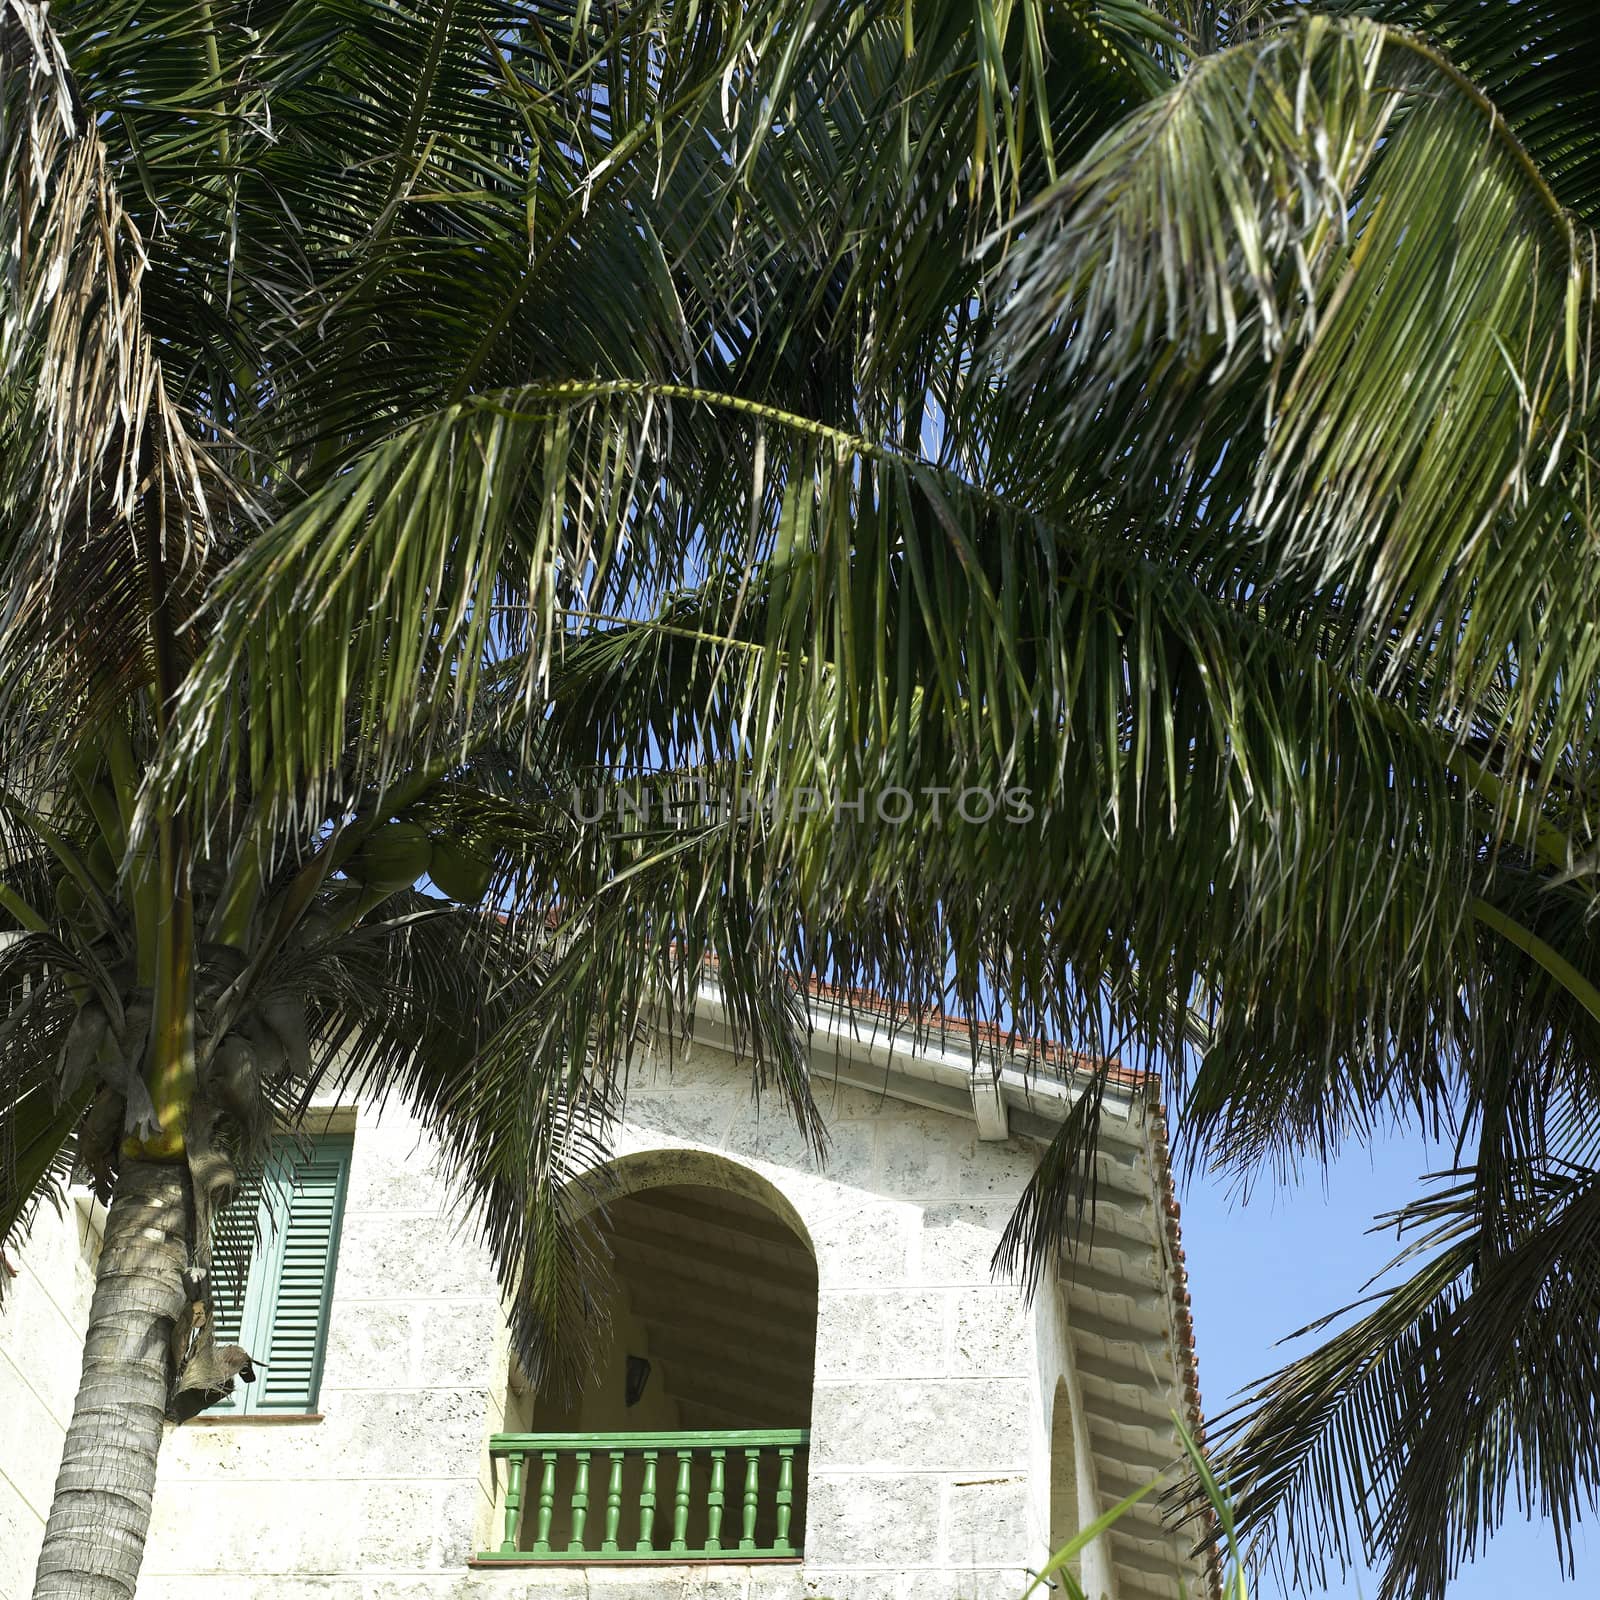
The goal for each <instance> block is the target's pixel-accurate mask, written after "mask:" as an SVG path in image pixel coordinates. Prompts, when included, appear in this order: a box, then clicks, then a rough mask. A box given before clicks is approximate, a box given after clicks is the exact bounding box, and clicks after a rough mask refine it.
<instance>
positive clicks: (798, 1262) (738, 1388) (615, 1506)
mask: <svg viewBox="0 0 1600 1600" xmlns="http://www.w3.org/2000/svg"><path fill="white" fill-rule="evenodd" d="M609 1175H610V1176H611V1177H612V1178H613V1179H614V1180H615V1181H614V1184H613V1186H612V1187H611V1188H610V1189H609V1191H608V1193H607V1197H606V1199H605V1203H604V1205H603V1207H602V1208H601V1209H599V1210H597V1211H596V1212H595V1213H594V1218H595V1231H596V1236H597V1240H598V1242H599V1243H600V1244H601V1245H602V1247H603V1249H604V1252H605V1253H606V1254H608V1255H609V1257H610V1260H611V1267H612V1281H611V1285H610V1288H609V1305H608V1306H607V1308H606V1309H607V1311H608V1313H609V1317H608V1322H609V1328H608V1331H607V1333H606V1335H605V1336H604V1337H603V1338H602V1339H601V1341H600V1343H599V1346H598V1348H597V1350H596V1352H595V1359H594V1362H593V1365H592V1368H591V1372H590V1376H589V1379H588V1381H587V1382H586V1383H585V1384H584V1386H583V1389H582V1391H581V1393H579V1394H578V1395H576V1396H575V1397H571V1398H569V1399H567V1400H563V1398H562V1397H560V1396H558V1395H543V1394H534V1393H532V1392H531V1391H530V1388H529V1386H528V1385H527V1384H526V1383H525V1382H523V1381H522V1379H521V1375H520V1374H519V1373H518V1371H517V1370H516V1368H515V1366H514V1365H513V1369H512V1372H511V1375H510V1387H509V1393H508V1394H507V1397H506V1421H505V1427H506V1429H507V1432H508V1434H511V1435H521V1436H524V1437H525V1438H526V1440H527V1441H528V1449H527V1455H526V1460H525V1463H524V1472H523V1479H524V1487H523V1489H522V1495H521V1500H522V1506H521V1513H520V1523H518V1524H517V1531H516V1536H515V1540H514V1542H515V1546H516V1548H517V1550H518V1552H519V1553H520V1554H524V1555H531V1556H533V1557H535V1558H541V1557H544V1558H548V1559H558V1558H565V1559H568V1560H587V1559H595V1558H605V1557H607V1556H611V1557H614V1558H617V1559H622V1558H625V1557H629V1556H633V1557H635V1558H637V1557H640V1556H643V1557H645V1558H646V1559H651V1558H653V1559H657V1560H665V1559H671V1558H672V1557H673V1556H674V1555H676V1556H677V1557H678V1558H679V1559H707V1558H711V1559H716V1558H718V1557H720V1558H721V1559H726V1560H737V1559H739V1557H740V1555H742V1554H743V1555H756V1554H763V1555H765V1554H773V1553H776V1554H789V1553H792V1554H798V1553H799V1551H800V1549H801V1548H802V1541H803V1538H804V1530H805V1499H806V1496H805V1478H806V1472H805V1466H806V1457H807V1450H806V1432H805V1430H808V1429H809V1427H810V1422H811V1392H812V1376H813V1369H814V1365H815V1354H816V1327H817V1264H816V1258H815V1256H814V1255H813V1253H812V1250H811V1246H810V1243H809V1241H808V1240H807V1239H806V1238H805V1237H804V1236H803V1234H802V1233H801V1232H800V1231H799V1220H798V1218H797V1217H795V1215H794V1212H793V1210H792V1208H791V1207H790V1206H789V1205H788V1202H787V1201H785V1200H784V1199H783V1198H782V1196H781V1195H779V1194H778V1193H777V1191H776V1190H773V1189H772V1188H771V1186H770V1185H768V1184H767V1183H766V1182H765V1180H763V1179H761V1178H760V1177H759V1176H758V1175H757V1174H755V1173H751V1172H749V1171H748V1170H747V1169H743V1168H739V1167H737V1166H735V1165H734V1164H733V1163H731V1162H726V1161H723V1160H722V1159H721V1158H718V1157H712V1156H703V1155H699V1154H697V1153H694V1152H681V1151H680V1152H670V1153H666V1152H658V1153H655V1154H653V1155H652V1156H648V1157H636V1158H633V1159H632V1160H627V1161H623V1162H620V1163H618V1164H617V1165H616V1167H615V1168H613V1169H612V1171H611V1173H610V1174H609ZM535 1441H538V1443H535Z"/></svg>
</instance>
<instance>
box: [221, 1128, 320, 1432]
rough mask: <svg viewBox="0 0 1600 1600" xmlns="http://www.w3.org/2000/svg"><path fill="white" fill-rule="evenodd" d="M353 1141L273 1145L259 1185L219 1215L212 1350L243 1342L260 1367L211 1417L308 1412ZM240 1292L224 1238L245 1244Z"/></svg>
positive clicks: (311, 1407) (316, 1375)
mask: <svg viewBox="0 0 1600 1600" xmlns="http://www.w3.org/2000/svg"><path fill="white" fill-rule="evenodd" d="M350 1143H351V1141H350V1136H349V1135H348V1134H344V1135H325V1136H324V1137H322V1138H320V1139H316V1140H313V1141H311V1142H309V1143H307V1142H305V1141H301V1140H294V1139H280V1140H279V1141H278V1143H277V1146H276V1147H275V1149H274V1152H273V1156H272V1160H271V1161H270V1163H269V1164H268V1168H267V1171H266V1172H265V1173H264V1174H263V1176H262V1178H261V1181H260V1183H259V1184H258V1185H252V1186H251V1188H250V1190H249V1191H248V1192H242V1193H241V1194H240V1195H239V1196H238V1198H237V1199H235V1201H234V1203H233V1204H232V1205H231V1206H229V1207H228V1210H227V1212H226V1213H225V1214H224V1217H225V1220H224V1222H223V1225H222V1229H221V1237H219V1240H218V1247H217V1252H216V1255H217V1259H216V1262H215V1274H216V1288H215V1293H214V1295H213V1301H214V1306H215V1313H216V1341H217V1343H218V1344H241V1345H243V1346H244V1348H245V1349H246V1350H248V1351H249V1352H250V1354H251V1355H252V1356H254V1357H255V1358H256V1361H257V1363H258V1364H259V1369H260V1370H259V1372H258V1374H257V1377H256V1381H255V1382H254V1383H241V1384H239V1385H238V1387H237V1388H236V1389H235V1390H234V1393H233V1395H232V1397H231V1398H230V1399H228V1400H226V1401H224V1402H223V1403H222V1404H221V1405H218V1406H214V1407H213V1408H212V1410H213V1411H214V1412H220V1413H222V1414H223V1415H232V1416H240V1415H243V1416H263V1415H271V1414H274V1413H276V1414H279V1415H282V1414H294V1413H304V1412H309V1411H315V1410H316V1408H317V1390H318V1387H319V1386H320V1384H321V1382H322V1357H323V1351H324V1349H325V1348H326V1345H327V1339H328V1306H329V1303H330V1301H331V1300H332V1298H333V1274H334V1267H335V1265H336V1264H337V1261H338V1256H339V1223H340V1219H341V1217H342V1215H343V1212H344V1194H345V1187H346V1184H347V1181H348V1178H349V1174H350ZM252 1227H253V1229H254V1240H255V1247H254V1254H253V1257H252V1259H251V1262H250V1270H249V1273H248V1276H247V1277H246V1279H245V1282H244V1286H243V1292H242V1293H241V1292H240V1289H239V1285H238V1273H237V1271H235V1272H233V1273H231V1274H230V1272H229V1270H228V1260H229V1254H230V1251H229V1249H228V1244H229V1242H230V1241H229V1240H228V1234H229V1232H230V1231H232V1233H233V1238H234V1239H236V1240H238V1241H239V1242H241V1243H248V1242H249V1241H250V1239H251V1229H252Z"/></svg>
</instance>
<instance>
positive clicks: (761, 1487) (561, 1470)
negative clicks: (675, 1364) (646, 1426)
mask: <svg viewBox="0 0 1600 1600" xmlns="http://www.w3.org/2000/svg"><path fill="white" fill-rule="evenodd" d="M809 1440H810V1433H809V1431H808V1430H807V1429H804V1428H780V1429H736V1430H732V1431H726V1432H711V1433H683V1432H672V1433H587V1434H575V1433H497V1434H493V1435H492V1436H491V1437H490V1440H489V1453H490V1456H491V1457H492V1459H493V1462H494V1467H495V1478H496V1481H497V1483H499V1484H501V1485H503V1488H502V1491H501V1501H500V1503H501V1505H502V1507H503V1513H504V1536H503V1538H502V1540H501V1543H500V1548H499V1549H498V1550H485V1551H483V1552H481V1553H480V1554H479V1556H478V1561H479V1562H481V1563H484V1564H490V1563H493V1564H507V1563H509V1564H525V1563H535V1562H550V1563H566V1564H569V1565H573V1564H581V1565H585V1566H587V1565H591V1564H594V1563H598V1562H608V1561H615V1562H690V1561H693V1562H702V1561H728V1562H752V1561H793V1560H798V1559H799V1557H800V1554H801V1550H802V1545H803V1539H804V1525H805V1506H804V1496H805V1481H806V1472H805V1465H806V1451H807V1446H808V1443H809Z"/></svg>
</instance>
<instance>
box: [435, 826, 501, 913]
mask: <svg viewBox="0 0 1600 1600" xmlns="http://www.w3.org/2000/svg"><path fill="white" fill-rule="evenodd" d="M428 876H429V877H430V878H432V879H433V881H434V883H435V884H436V885H437V887H438V888H439V889H440V890H441V891H442V892H443V893H444V894H447V895H449V897H450V898H451V899H452V900H459V901H461V902H462V903H463V904H464V905H476V904H477V903H478V902H479V901H480V900H482V899H483V897H484V896H485V895H486V894H487V893H488V892H489V883H490V880H491V879H492V878H493V877H494V855H493V853H492V852H491V851H489V850H486V849H484V848H482V846H481V845H480V843H478V842H477V841H474V840H470V839H459V838H452V837H450V836H448V835H447V836H445V837H443V838H440V839H435V840H434V843H433V864H432V865H431V866H430V867H429V868H428Z"/></svg>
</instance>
